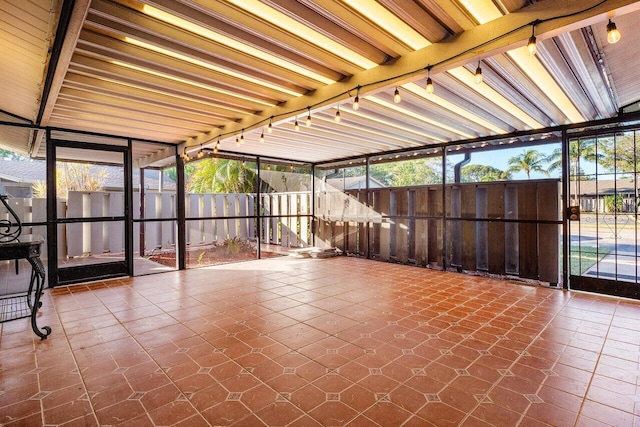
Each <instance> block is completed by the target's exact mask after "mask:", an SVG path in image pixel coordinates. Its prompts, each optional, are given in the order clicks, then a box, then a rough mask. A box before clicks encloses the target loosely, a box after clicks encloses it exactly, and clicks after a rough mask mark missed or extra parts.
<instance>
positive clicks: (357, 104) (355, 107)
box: [353, 86, 360, 111]
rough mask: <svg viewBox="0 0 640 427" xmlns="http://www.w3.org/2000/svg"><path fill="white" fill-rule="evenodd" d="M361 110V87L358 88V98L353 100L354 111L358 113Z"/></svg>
mask: <svg viewBox="0 0 640 427" xmlns="http://www.w3.org/2000/svg"><path fill="white" fill-rule="evenodd" d="M358 108H360V86H358V87H357V88H356V97H355V98H354V100H353V111H358Z"/></svg>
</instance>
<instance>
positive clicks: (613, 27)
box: [185, 0, 620, 149]
mask: <svg viewBox="0 0 640 427" xmlns="http://www.w3.org/2000/svg"><path fill="white" fill-rule="evenodd" d="M606 1H607V0H600V1H599V2H598V3H596V4H594V5H592V6H589V7H586V8H584V9H581V10H578V11H575V12H571V13H566V14H563V15H558V16H553V17H550V18H545V19H536V20H534V21H532V22H529V23H526V24H522V25H520V26H519V27H517V28H514V29H512V30H509V31H507V32H505V33H503V34H499V35H497V36H495V37H493V38H491V39H489V40H486V41H484V42H482V43H480V44H478V45H475V46H472V47H469V48H468V49H465V50H464V51H461V52H457V53H455V54H454V55H452V56H450V57H448V58H446V59H443V60H441V61H439V62H436V63H434V64H431V65H429V66H427V67H425V68H421V69H416V70H412V71H407V72H405V73H402V74H400V75H397V76H393V77H388V78H385V79H382V80H378V81H374V82H368V83H366V84H364V85H360V84H358V85H357V86H356V87H355V88H351V89H347V90H345V91H344V92H341V93H339V94H336V95H333V96H331V97H329V98H327V99H324V100H322V101H318V102H316V103H315V104H313V105H310V106H309V107H310V108H313V107H316V106H321V105H324V104H325V103H327V102H329V101H332V100H335V99H338V98H340V97H342V96H344V95H349V94H350V93H351V91H352V90H354V89H355V90H356V97H355V99H354V103H353V107H354V110H357V109H358V108H359V101H360V96H359V94H360V88H362V87H367V86H378V85H380V84H381V83H386V82H391V81H397V80H398V79H401V78H405V77H411V76H413V75H415V74H416V73H419V72H424V70H425V69H426V70H427V72H428V73H429V72H430V71H431V69H432V68H434V67H438V66H440V65H442V64H446V63H448V62H450V61H452V60H454V59H457V58H460V57H463V56H465V55H468V54H469V53H473V52H474V51H477V50H478V49H481V48H483V47H484V46H487V45H489V44H491V43H493V42H495V41H497V40H500V39H502V38H504V37H507V36H509V35H511V34H514V33H517V32H519V31H521V30H522V29H524V28H527V27H529V26H533V25H539V24H542V23H545V22H551V21H555V20H558V19H566V18H570V17H572V16H576V15H580V14H583V13H586V12H588V11H590V10H592V9H596V8H598V7H600V6H602V5H603V4H604V3H606ZM609 22H610V24H611V26H610V25H609V24H607V38H609V34H610V33H609V29H611V32H612V33H613V34H614V35H612V36H611V37H613V38H614V39H615V38H617V40H616V41H618V40H619V39H620V32H619V31H618V30H617V28H616V25H615V23H613V22H612V21H611V20H609ZM616 33H617V36H616V35H615V34H616ZM480 71H482V70H480ZM429 80H430V76H428V77H427V83H429ZM431 83H432V84H433V82H431ZM428 93H429V92H428ZM305 109H306V108H305ZM300 111H304V110H303V109H298V110H293V111H286V112H282V113H279V114H276V115H272V116H270V117H269V118H268V120H269V125H268V127H267V133H272V132H273V124H272V123H273V119H274V118H276V117H281V116H282V117H285V116H289V115H290V114H292V113H295V112H300ZM266 120H267V118H265V119H263V120H259V121H257V122H256V123H253V124H251V126H249V127H248V128H247V129H253V128H256V127H259V126H261V125H262V124H263V123H264V122H265V121H266ZM235 132H237V131H233V130H232V131H229V132H223V133H220V134H218V136H222V137H224V136H229V135H233V134H234V133H235ZM186 148H187V146H185V149H186Z"/></svg>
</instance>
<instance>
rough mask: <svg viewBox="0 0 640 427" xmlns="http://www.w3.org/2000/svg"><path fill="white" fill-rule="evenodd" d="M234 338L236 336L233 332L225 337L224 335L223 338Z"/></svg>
mask: <svg viewBox="0 0 640 427" xmlns="http://www.w3.org/2000/svg"><path fill="white" fill-rule="evenodd" d="M235 336H236V334H235V333H234V332H229V333H228V334H227V335H225V337H227V338H233V337H235Z"/></svg>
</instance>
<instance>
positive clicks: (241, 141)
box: [240, 129, 244, 145]
mask: <svg viewBox="0 0 640 427" xmlns="http://www.w3.org/2000/svg"><path fill="white" fill-rule="evenodd" d="M242 144H244V129H242V133H241V134H240V145H242Z"/></svg>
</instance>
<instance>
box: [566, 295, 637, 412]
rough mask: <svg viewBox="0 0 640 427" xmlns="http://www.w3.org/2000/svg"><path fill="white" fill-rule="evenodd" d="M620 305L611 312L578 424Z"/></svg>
mask: <svg viewBox="0 0 640 427" xmlns="http://www.w3.org/2000/svg"><path fill="white" fill-rule="evenodd" d="M619 306H620V302H619V301H616V306H615V309H614V310H613V313H611V321H610V322H609V326H608V327H607V333H606V334H605V336H604V338H603V340H602V346H601V348H600V351H599V352H598V357H597V358H596V362H595V364H594V367H593V372H591V376H590V378H589V382H588V383H587V388H586V390H585V392H584V398H583V399H582V402H581V403H580V409H579V411H578V413H577V417H576V424H578V422H579V421H580V418H582V417H583V415H582V410H583V409H584V406H585V404H586V403H587V401H588V400H589V399H588V396H589V390H590V389H591V384H592V383H593V380H594V378H595V376H596V371H597V369H598V364H599V363H600V358H601V357H602V352H603V351H604V348H605V346H606V344H607V337H608V336H609V333H610V331H611V325H612V324H613V320H614V319H615V314H616V311H617V310H618V307H619ZM606 406H608V405H606ZM623 412H626V411H623ZM632 415H633V414H632ZM586 418H588V419H591V418H589V417H586Z"/></svg>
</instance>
